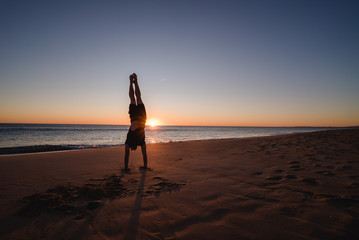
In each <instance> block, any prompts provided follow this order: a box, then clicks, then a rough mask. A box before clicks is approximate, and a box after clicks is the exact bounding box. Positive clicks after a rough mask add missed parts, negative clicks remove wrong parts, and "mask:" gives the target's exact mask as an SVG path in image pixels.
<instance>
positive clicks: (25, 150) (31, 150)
mask: <svg viewBox="0 0 359 240" xmlns="http://www.w3.org/2000/svg"><path fill="white" fill-rule="evenodd" d="M346 129H357V128H339V129H338V128H334V129H330V130H318V131H309V132H299V133H298V132H293V133H284V134H273V135H264V136H250V137H239V138H213V139H195V140H185V141H172V140H171V141H167V142H156V143H146V144H147V145H148V144H157V143H175V142H194V141H217V140H236V139H247V138H258V137H260V138H261V137H272V136H284V135H292V134H302V133H311V132H323V131H336V130H346ZM124 145H125V144H118V145H103V146H101V145H100V146H91V145H66V144H61V145H47V144H45V145H29V146H17V147H3V148H0V157H2V156H13V155H19V154H21V155H22V154H36V153H50V152H63V151H75V150H77V151H78V150H87V149H102V148H113V147H121V146H124Z"/></svg>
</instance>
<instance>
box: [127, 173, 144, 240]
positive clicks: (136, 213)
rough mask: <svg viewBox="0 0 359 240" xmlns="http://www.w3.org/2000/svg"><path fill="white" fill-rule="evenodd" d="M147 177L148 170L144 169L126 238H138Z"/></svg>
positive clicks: (128, 239) (129, 239)
mask: <svg viewBox="0 0 359 240" xmlns="http://www.w3.org/2000/svg"><path fill="white" fill-rule="evenodd" d="M145 179H146V171H145V170H143V171H142V175H141V180H140V183H139V185H138V191H137V194H136V200H135V204H134V206H133V208H132V213H131V217H130V220H129V222H128V226H127V230H126V234H125V237H124V240H131V239H136V237H137V232H138V224H139V221H140V213H141V205H142V196H143V191H144V186H145Z"/></svg>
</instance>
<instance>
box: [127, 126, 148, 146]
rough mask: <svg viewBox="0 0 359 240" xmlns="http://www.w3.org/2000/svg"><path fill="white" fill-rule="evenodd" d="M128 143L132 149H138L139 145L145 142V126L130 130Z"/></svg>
mask: <svg viewBox="0 0 359 240" xmlns="http://www.w3.org/2000/svg"><path fill="white" fill-rule="evenodd" d="M126 144H127V145H128V146H129V147H130V148H131V150H136V148H137V146H142V145H143V144H145V128H142V127H139V128H137V129H136V130H135V131H131V127H130V129H129V130H128V133H127V138H126Z"/></svg>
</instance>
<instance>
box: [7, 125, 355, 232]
mask: <svg viewBox="0 0 359 240" xmlns="http://www.w3.org/2000/svg"><path fill="white" fill-rule="evenodd" d="M147 151H148V159H149V167H150V168H151V170H150V171H142V170H140V169H139V167H140V166H142V156H141V153H140V151H138V150H137V151H136V152H132V153H131V156H130V164H129V166H130V168H131V172H130V173H123V172H121V168H122V167H123V155H124V147H117V148H103V149H89V150H75V151H63V152H49V153H33V154H22V155H12V156H1V157H0V183H1V187H0V206H1V207H0V211H1V212H0V238H1V239H358V238H359V232H358V230H357V229H358V227H359V130H358V129H349V130H333V131H323V132H313V133H300V134H289V135H282V136H272V137H258V138H246V139H228V140H210V141H193V142H178V143H163V144H162V143H161V144H148V145H147Z"/></svg>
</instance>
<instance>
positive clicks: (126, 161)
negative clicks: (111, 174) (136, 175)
mask: <svg viewBox="0 0 359 240" xmlns="http://www.w3.org/2000/svg"><path fill="white" fill-rule="evenodd" d="M129 158H130V146H128V145H127V144H125V170H128V159H129Z"/></svg>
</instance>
